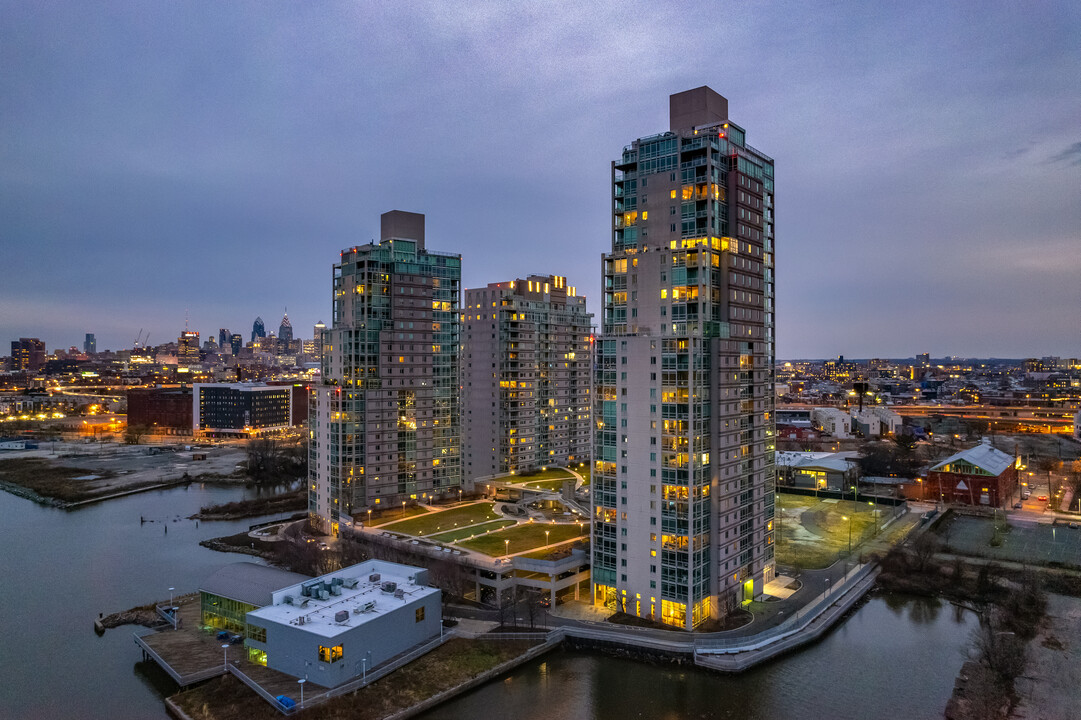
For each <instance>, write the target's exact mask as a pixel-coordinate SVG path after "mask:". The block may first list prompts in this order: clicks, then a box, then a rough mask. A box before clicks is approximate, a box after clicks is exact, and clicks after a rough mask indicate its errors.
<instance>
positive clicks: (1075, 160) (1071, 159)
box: [1048, 142, 1081, 165]
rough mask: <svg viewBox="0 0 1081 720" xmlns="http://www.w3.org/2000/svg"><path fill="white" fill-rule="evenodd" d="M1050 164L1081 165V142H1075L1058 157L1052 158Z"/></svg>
mask: <svg viewBox="0 0 1081 720" xmlns="http://www.w3.org/2000/svg"><path fill="white" fill-rule="evenodd" d="M1048 162H1053V163H1057V162H1067V163H1069V164H1070V165H1081V142H1075V143H1074V144H1073V145H1071V146H1070V147H1068V148H1066V149H1065V150H1063V151H1062V152H1060V153H1059V154H1058V155H1055V156H1054V157H1052V158H1051V159H1050V160H1049V161H1048Z"/></svg>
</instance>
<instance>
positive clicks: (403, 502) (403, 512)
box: [402, 500, 405, 519]
mask: <svg viewBox="0 0 1081 720" xmlns="http://www.w3.org/2000/svg"><path fill="white" fill-rule="evenodd" d="M402 518H403V519H404V518H405V500H402Z"/></svg>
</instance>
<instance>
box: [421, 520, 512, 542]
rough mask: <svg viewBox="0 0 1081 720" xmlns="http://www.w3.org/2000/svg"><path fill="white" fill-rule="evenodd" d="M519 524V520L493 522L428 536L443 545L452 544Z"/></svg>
mask: <svg viewBox="0 0 1081 720" xmlns="http://www.w3.org/2000/svg"><path fill="white" fill-rule="evenodd" d="M517 524H518V521H517V520H493V521H492V522H486V523H481V524H480V525H475V524H474V525H468V526H466V527H463V528H458V529H457V530H451V531H450V532H444V533H439V534H438V535H428V536H427V537H428V538H429V539H431V540H438V541H439V542H442V543H451V542H454V541H455V540H463V539H465V538H468V537H473V536H474V535H480V534H481V533H486V532H492V531H493V530H502V529H503V528H505V527H509V526H511V525H517Z"/></svg>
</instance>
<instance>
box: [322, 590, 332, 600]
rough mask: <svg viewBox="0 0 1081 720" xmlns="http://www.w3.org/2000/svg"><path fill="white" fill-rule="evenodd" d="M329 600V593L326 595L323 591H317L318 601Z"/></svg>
mask: <svg viewBox="0 0 1081 720" xmlns="http://www.w3.org/2000/svg"><path fill="white" fill-rule="evenodd" d="M329 598H330V593H328V592H327V591H326V590H323V589H321V588H320V590H319V599H320V600H327V599H329Z"/></svg>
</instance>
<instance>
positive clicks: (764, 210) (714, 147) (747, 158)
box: [592, 87, 775, 629]
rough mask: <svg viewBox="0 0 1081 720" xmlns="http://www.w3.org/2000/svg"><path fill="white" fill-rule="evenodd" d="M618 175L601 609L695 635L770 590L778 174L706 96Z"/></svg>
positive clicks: (629, 158) (609, 280)
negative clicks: (775, 175) (705, 624)
mask: <svg viewBox="0 0 1081 720" xmlns="http://www.w3.org/2000/svg"><path fill="white" fill-rule="evenodd" d="M670 112H671V123H670V125H671V127H670V129H669V130H668V131H667V132H662V133H660V134H657V135H652V136H649V137H643V138H640V139H638V140H635V141H633V142H632V143H630V144H629V145H627V146H626V147H625V148H624V149H623V152H622V155H621V157H620V158H619V160H617V161H615V162H613V163H612V208H613V220H614V222H613V232H612V249H611V252H610V253H608V254H606V255H604V256H603V258H602V264H603V286H604V316H603V318H602V333H601V337H600V338H599V339H598V348H597V351H596V353H597V361H596V375H595V404H594V419H595V421H596V433H595V444H594V464H593V485H592V491H593V500H594V517H593V545H592V552H593V563H592V573H593V585H594V602H595V603H597V604H605V605H607V606H609V607H611V608H614V609H620V610H623V611H624V612H627V613H630V614H632V615H638V616H642V617H651V618H654V619H656V620H659V621H663V622H664V623H667V624H670V625H675V626H680V627H684V628H687V629H691V628H694V627H696V626H698V625H700V624H701V623H702V622H703V621H705V620H707V619H709V618H720V617H723V616H724V615H725V614H726V613H727V612H728V611H729V610H731V609H732V608H735V607H738V605H739V604H740V603H742V602H745V601H749V600H750V599H752V598H753V597H755V596H757V595H759V594H760V593H761V592H762V590H763V585H764V584H765V583H766V582H769V581H770V580H772V579H773V575H774V570H775V561H774V547H773V537H774V536H773V515H774V498H773V476H774V451H775V446H774V434H775V419H774V393H773V382H774V378H773V366H774V354H775V350H774V335H773V333H774V325H773V318H774V307H773V303H774V277H773V272H774V269H773V268H774V261H773V254H774V248H773V242H774V233H773V224H774V199H773V198H774V187H773V160H772V159H771V158H769V157H768V156H766V155H765V154H763V153H762V152H760V151H758V150H756V149H754V148H752V147H751V146H750V145H748V144H747V143H746V141H745V132H744V129H743V128H742V127H740V126H738V125H736V124H735V123H734V122H733V121H732V120H731V119H730V118H729V116H728V101H727V100H726V99H725V98H724V97H722V96H721V95H719V94H717V93H716V92H714V91H713V90H711V89H710V88H708V87H701V88H698V89H695V90H689V91H687V92H683V93H679V94H676V95H673V96H671V98H670Z"/></svg>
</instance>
